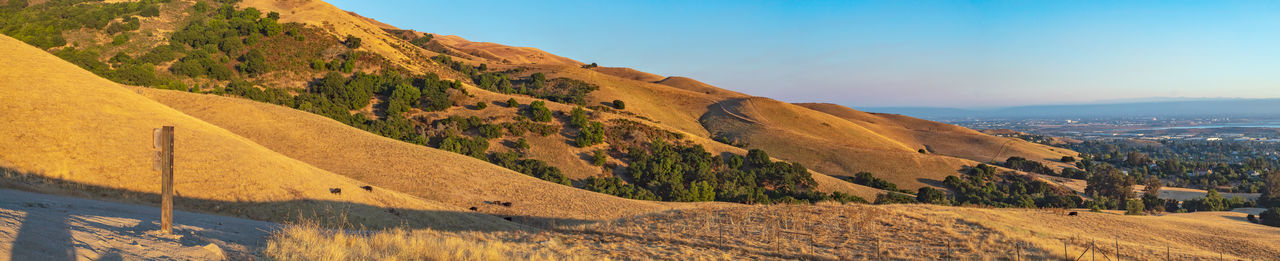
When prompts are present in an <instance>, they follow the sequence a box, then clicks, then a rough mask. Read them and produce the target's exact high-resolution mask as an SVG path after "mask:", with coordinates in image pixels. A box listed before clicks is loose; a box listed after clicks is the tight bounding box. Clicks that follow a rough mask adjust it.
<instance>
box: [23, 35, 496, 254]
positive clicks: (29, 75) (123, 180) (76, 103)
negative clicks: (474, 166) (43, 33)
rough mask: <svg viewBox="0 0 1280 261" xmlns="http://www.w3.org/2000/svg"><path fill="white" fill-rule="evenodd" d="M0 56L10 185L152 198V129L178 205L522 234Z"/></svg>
mask: <svg viewBox="0 0 1280 261" xmlns="http://www.w3.org/2000/svg"><path fill="white" fill-rule="evenodd" d="M0 55H3V56H4V57H6V58H5V62H4V63H0V122H4V124H0V151H3V153H0V162H3V163H4V164H5V166H0V167H4V168H7V170H6V171H5V177H6V179H5V183H6V184H7V185H6V186H14V187H19V188H24V189H37V190H44V191H46V192H48V191H49V190H54V191H57V190H61V191H63V192H66V193H70V194H77V195H83V196H94V197H109V198H116V199H126V200H127V199H130V198H132V199H141V200H143V201H146V202H148V203H155V202H154V199H156V197H154V194H155V193H157V192H158V191H159V190H160V182H159V181H160V177H159V174H158V172H155V171H153V170H152V169H151V168H152V151H153V149H152V148H151V130H152V129H153V128H158V127H160V126H162V125H173V126H175V127H176V131H175V139H176V142H175V149H176V151H175V162H176V163H175V167H174V168H175V191H176V192H175V193H176V194H177V195H178V198H179V199H178V200H177V201H176V206H178V208H180V209H188V210H195V211H206V212H215V213H221V214H228V215H234V216H242V217H249V218H254V219H260V220H271V221H287V220H291V219H292V218H296V217H298V216H300V215H305V216H316V217H326V216H330V214H335V213H341V212H346V211H350V212H352V214H351V215H350V216H349V217H350V220H348V221H352V222H356V223H360V224H363V225H367V226H373V227H378V226H392V225H412V226H431V227H438V228H450V229H466V228H498V229H500V228H517V227H518V226H516V225H514V224H511V223H509V222H505V221H502V220H501V219H497V218H495V217H491V216H487V215H478V214H473V213H465V212H462V211H459V210H461V209H462V208H457V207H448V206H446V205H443V204H440V203H437V202H432V201H426V200H422V199H419V198H417V197H413V196H409V195H405V194H403V193H398V192H394V191H391V190H386V189H381V188H379V189H375V190H374V191H372V192H366V191H362V190H361V189H360V188H359V186H362V185H366V183H364V182H361V181H358V180H354V179H351V178H348V177H344V176H340V175H335V174H333V173H330V172H328V171H325V170H323V169H320V168H316V167H314V166H312V165H309V164H307V163H304V162H300V161H297V160H294V159H291V158H289V157H287V156H285V155H281V154H280V153H276V152H274V151H271V150H270V149H268V148H265V147H263V146H260V145H258V144H256V143H254V142H253V141H251V140H249V139H246V138H243V137H240V136H237V135H235V134H234V133H232V132H230V131H228V130H225V129H222V128H219V127H217V126H215V125H213V124H210V123H208V122H205V121H202V120H200V119H197V118H194V117H191V116H188V115H187V114H183V113H182V112H179V111H177V110H174V109H172V108H169V107H166V106H164V105H163V104H160V103H157V102H155V101H153V100H150V99H147V98H146V97H143V96H142V95H138V93H137V92H136V91H135V90H131V89H128V88H126V87H124V86H120V85H118V84H115V83H112V82H110V81H107V80H105V79H102V78H99V77H97V76H96V75H93V74H92V73H90V72H88V71H85V70H83V69H80V68H79V67H77V66H75V65H72V64H70V63H67V62H65V61H62V60H60V59H58V58H57V57H54V56H53V55H50V54H48V53H46V52H44V51H42V50H39V49H37V48H35V47H32V46H29V45H26V44H24V43H22V42H20V41H18V40H15V39H13V38H9V37H7V36H0ZM330 188H340V189H343V190H344V193H342V194H332V193H330V192H329V189H330ZM75 189H84V190H80V191H76V190H75ZM385 208H396V209H400V210H402V211H400V213H401V214H399V215H397V214H394V213H388V212H386V211H383V210H384V209H385ZM322 221H326V222H331V223H332V222H339V221H336V220H329V219H327V218H326V219H324V220H322Z"/></svg>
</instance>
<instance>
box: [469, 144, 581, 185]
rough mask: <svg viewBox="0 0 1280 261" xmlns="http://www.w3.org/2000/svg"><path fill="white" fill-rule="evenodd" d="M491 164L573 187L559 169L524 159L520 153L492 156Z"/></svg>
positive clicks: (490, 156) (542, 162) (490, 157)
mask: <svg viewBox="0 0 1280 261" xmlns="http://www.w3.org/2000/svg"><path fill="white" fill-rule="evenodd" d="M489 162H493V164H494V165H498V166H502V167H504V168H507V169H511V170H514V171H516V172H520V173H524V174H526V175H529V176H533V177H536V178H539V179H542V180H546V181H550V182H554V183H560V184H562V185H565V186H572V185H571V183H570V181H569V178H567V177H565V176H564V174H563V173H561V172H560V169H559V168H556V167H555V166H551V165H550V164H547V163H546V162H544V161H541V160H536V159H526V158H522V157H521V155H520V153H517V152H514V151H513V152H505V153H493V154H490V155H489Z"/></svg>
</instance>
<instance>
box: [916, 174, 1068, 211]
mask: <svg viewBox="0 0 1280 261" xmlns="http://www.w3.org/2000/svg"><path fill="white" fill-rule="evenodd" d="M943 184H945V185H946V186H947V188H948V189H950V190H951V192H952V193H953V196H952V197H951V198H949V199H948V198H939V197H937V193H934V192H927V193H923V192H924V191H922V193H918V194H921V195H924V196H925V197H922V198H921V199H924V201H923V203H935V204H936V203H938V202H939V201H943V200H945V201H947V202H949V203H951V204H954V205H981V206H994V207H1022V208H1034V207H1045V208H1074V207H1077V206H1080V205H1081V204H1082V203H1084V199H1083V198H1081V197H1080V196H1076V195H1075V194H1074V193H1071V192H1070V191H1066V190H1065V189H1061V188H1058V187H1055V186H1054V185H1051V184H1049V183H1045V182H1043V181H1039V180H1034V179H1031V177H1029V176H1026V175H1020V174H1017V173H1013V172H1004V173H997V169H996V167H994V166H991V165H986V164H978V165H977V166H975V167H971V168H969V169H968V170H967V171H966V173H965V175H964V176H963V177H957V176H947V178H946V179H945V180H943ZM918 196H920V195H918Z"/></svg>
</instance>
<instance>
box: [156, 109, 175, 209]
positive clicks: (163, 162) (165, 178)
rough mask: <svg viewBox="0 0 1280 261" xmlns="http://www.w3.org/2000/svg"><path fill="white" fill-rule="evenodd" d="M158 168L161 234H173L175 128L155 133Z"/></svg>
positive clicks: (171, 127)
mask: <svg viewBox="0 0 1280 261" xmlns="http://www.w3.org/2000/svg"><path fill="white" fill-rule="evenodd" d="M152 134H153V137H152V138H153V139H154V144H153V146H154V147H155V148H156V149H160V151H158V153H157V154H156V159H155V160H156V162H155V163H156V164H155V166H156V168H157V170H158V171H160V232H161V233H165V234H172V233H173V126H164V127H163V128H160V129H155V130H154V131H153V133H152Z"/></svg>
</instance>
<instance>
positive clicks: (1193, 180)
mask: <svg viewBox="0 0 1280 261" xmlns="http://www.w3.org/2000/svg"><path fill="white" fill-rule="evenodd" d="M1159 142H1160V144H1159V145H1158V146H1157V145H1153V144H1149V143H1138V142H1134V141H1124V140H1118V141H1112V140H1108V141H1086V142H1083V143H1079V144H1074V145H1071V146H1070V148H1071V149H1074V150H1077V151H1079V152H1081V155H1082V156H1083V157H1082V159H1081V160H1080V161H1078V162H1077V163H1076V165H1077V166H1078V167H1080V168H1082V169H1088V168H1091V167H1092V166H1095V165H1101V164H1110V165H1112V166H1114V167H1117V168H1120V169H1121V170H1125V171H1128V172H1129V173H1130V174H1131V175H1135V176H1138V178H1140V179H1145V178H1146V176H1155V177H1159V178H1160V179H1162V180H1164V181H1165V183H1167V184H1169V185H1171V186H1178V187H1190V188H1200V189H1209V188H1217V189H1219V190H1223V189H1222V188H1220V187H1221V186H1226V185H1230V186H1232V188H1231V189H1227V190H1224V191H1227V192H1240V193H1258V192H1260V191H1261V190H1263V188H1264V184H1263V183H1264V182H1263V181H1262V178H1263V177H1262V176H1261V175H1256V174H1259V173H1267V172H1270V171H1274V170H1277V169H1280V159H1276V158H1272V157H1267V156H1266V154H1267V153H1271V152H1273V151H1275V150H1276V149H1280V145H1277V144H1273V143H1261V142H1237V141H1182V140H1164V141H1159Z"/></svg>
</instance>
